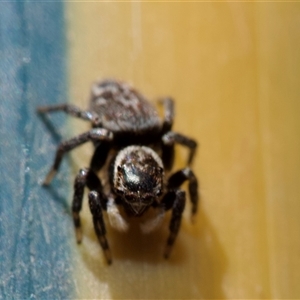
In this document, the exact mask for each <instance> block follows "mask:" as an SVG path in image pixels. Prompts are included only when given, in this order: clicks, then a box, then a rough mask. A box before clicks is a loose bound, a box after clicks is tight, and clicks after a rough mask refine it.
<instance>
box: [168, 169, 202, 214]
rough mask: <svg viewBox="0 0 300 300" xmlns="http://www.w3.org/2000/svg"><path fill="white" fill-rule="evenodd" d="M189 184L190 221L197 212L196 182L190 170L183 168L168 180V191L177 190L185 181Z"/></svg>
mask: <svg viewBox="0 0 300 300" xmlns="http://www.w3.org/2000/svg"><path fill="white" fill-rule="evenodd" d="M187 180H188V182H189V185H188V189H189V195H190V200H191V202H192V220H193V218H194V216H195V214H196V213H197V210H198V202H199V195H198V180H197V178H196V176H195V174H194V172H193V171H192V170H191V169H190V168H184V169H182V170H179V171H177V172H175V173H174V174H172V175H171V176H170V178H169V180H168V189H171V190H172V189H178V188H179V187H180V186H181V185H182V184H183V183H184V182H185V181H187Z"/></svg>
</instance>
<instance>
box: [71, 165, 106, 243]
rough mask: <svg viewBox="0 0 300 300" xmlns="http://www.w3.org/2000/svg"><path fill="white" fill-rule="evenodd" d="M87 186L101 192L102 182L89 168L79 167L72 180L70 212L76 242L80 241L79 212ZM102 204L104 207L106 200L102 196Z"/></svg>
mask: <svg viewBox="0 0 300 300" xmlns="http://www.w3.org/2000/svg"><path fill="white" fill-rule="evenodd" d="M86 186H87V187H88V188H89V189H90V190H92V191H97V192H98V193H101V194H102V184H101V181H100V180H99V178H98V176H97V175H96V174H95V173H94V172H93V171H92V170H90V169H88V168H85V169H81V170H80V171H79V173H78V175H77V176H76V178H75V182H74V196H73V204H72V212H73V221H74V226H75V233H76V239H77V243H81V240H82V230H81V222H80V216H79V213H80V211H81V208H82V200H83V193H84V188H85V187H86ZM102 198H103V204H102V206H103V207H104V208H106V202H105V198H104V196H103V197H102Z"/></svg>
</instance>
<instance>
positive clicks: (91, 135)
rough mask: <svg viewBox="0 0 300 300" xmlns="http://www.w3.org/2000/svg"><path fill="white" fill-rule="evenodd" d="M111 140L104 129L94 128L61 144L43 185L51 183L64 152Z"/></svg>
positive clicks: (109, 134) (110, 134)
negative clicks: (91, 143) (90, 143)
mask: <svg viewBox="0 0 300 300" xmlns="http://www.w3.org/2000/svg"><path fill="white" fill-rule="evenodd" d="M112 140H113V133H112V132H110V131H108V130H106V129H104V128H94V129H91V130H90V131H88V132H85V133H82V134H80V135H78V136H76V137H74V138H72V139H70V140H68V141H65V142H62V143H61V144H60V145H59V146H58V148H57V151H56V156H55V160H54V163H53V166H52V168H51V169H50V171H49V173H48V175H47V176H46V179H45V181H44V183H43V184H44V185H49V184H50V182H51V181H52V179H53V177H54V176H55V174H56V172H57V170H58V168H59V166H60V164H61V161H62V158H63V156H64V154H65V153H66V152H69V151H71V150H73V149H74V148H76V147H78V146H80V145H82V144H84V143H86V142H88V141H92V142H97V141H106V142H110V141H112Z"/></svg>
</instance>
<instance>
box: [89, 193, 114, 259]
mask: <svg viewBox="0 0 300 300" xmlns="http://www.w3.org/2000/svg"><path fill="white" fill-rule="evenodd" d="M102 197H103V195H102V193H98V192H97V191H91V192H90V193H89V205H90V210H91V213H92V215H93V223H94V229H95V232H96V235H97V238H98V240H99V243H100V245H101V247H102V250H103V252H104V255H105V258H106V261H107V263H108V264H109V265H110V264H111V263H112V258H111V253H110V250H109V246H108V243H107V239H106V229H105V224H104V220H103V214H102V210H103V206H102V204H101V202H103V199H101V198H102Z"/></svg>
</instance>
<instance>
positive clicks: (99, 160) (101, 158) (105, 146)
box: [90, 141, 111, 172]
mask: <svg viewBox="0 0 300 300" xmlns="http://www.w3.org/2000/svg"><path fill="white" fill-rule="evenodd" d="M110 148H111V145H110V144H109V143H108V142H106V141H101V142H98V143H96V144H95V151H94V154H93V157H92V159H91V162H90V168H91V169H92V170H93V171H94V172H98V171H99V170H100V169H101V168H102V167H103V165H104V164H105V162H106V159H107V156H108V153H109V150H110Z"/></svg>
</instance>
